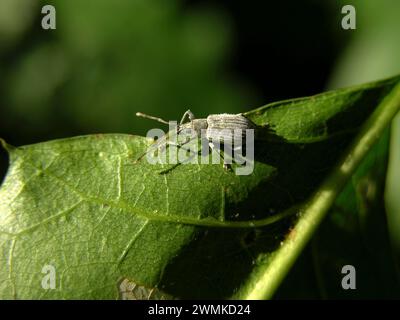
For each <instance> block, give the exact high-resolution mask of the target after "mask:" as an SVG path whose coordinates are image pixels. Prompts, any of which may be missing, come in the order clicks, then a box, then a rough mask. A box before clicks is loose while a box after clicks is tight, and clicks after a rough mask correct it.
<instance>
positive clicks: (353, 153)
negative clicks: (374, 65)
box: [234, 83, 400, 300]
mask: <svg viewBox="0 0 400 320" xmlns="http://www.w3.org/2000/svg"><path fill="white" fill-rule="evenodd" d="M399 109H400V83H398V84H397V85H396V86H395V87H394V88H393V89H392V91H391V92H390V93H389V94H388V95H387V96H386V97H385V98H384V99H383V101H382V102H381V103H380V104H379V106H378V107H377V108H376V109H375V111H374V112H373V113H372V115H371V116H370V117H369V119H368V120H367V121H366V122H365V124H364V125H363V126H362V128H361V130H360V133H359V134H358V135H357V136H356V138H355V139H354V141H353V142H352V144H351V145H350V148H349V150H348V151H347V152H346V153H345V157H344V158H343V159H342V160H341V161H340V162H339V165H338V166H337V167H336V168H335V169H334V170H333V172H332V173H331V174H330V175H329V176H328V177H327V179H326V180H325V181H324V182H323V184H322V185H321V186H320V187H319V188H318V190H317V192H316V193H315V194H314V195H313V196H312V197H311V199H310V200H309V201H308V202H307V204H306V205H305V207H304V208H303V209H302V210H301V217H300V218H299V221H298V222H297V224H296V226H295V227H294V229H293V230H292V232H291V236H290V237H288V238H287V239H286V240H285V241H284V242H283V243H282V245H281V246H280V248H279V249H278V250H277V251H276V252H275V254H274V255H273V257H272V258H271V259H268V260H267V261H265V262H263V263H261V264H259V265H257V266H256V267H255V268H254V270H253V272H252V273H251V275H250V277H249V278H248V279H247V281H246V282H245V283H244V285H243V286H242V287H241V288H240V290H239V291H238V292H237V293H236V295H235V296H234V298H237V299H250V300H253V299H254V300H255V299H269V298H271V297H272V295H273V294H274V292H275V290H276V289H277V288H278V287H279V285H280V284H281V282H282V280H283V279H284V278H285V276H286V274H287V273H288V272H289V270H290V268H291V267H292V265H293V264H294V262H295V261H296V259H297V257H298V256H299V255H300V253H301V252H302V250H303V249H304V247H305V246H306V244H307V243H308V241H309V240H310V238H311V237H312V235H313V234H314V232H315V230H316V229H317V227H318V226H319V224H320V222H321V221H322V219H323V218H324V217H325V215H326V214H327V212H328V211H329V209H330V208H331V206H332V205H333V203H334V202H335V200H336V198H337V197H338V195H339V194H340V192H341V190H342V189H343V187H344V186H345V184H346V183H347V181H348V179H349V178H350V177H351V175H352V173H353V172H354V171H355V169H356V168H357V167H358V165H359V164H360V162H361V161H362V159H363V158H364V157H365V155H366V154H367V153H368V151H369V150H370V148H371V147H372V146H373V145H374V144H375V143H376V142H377V140H378V139H379V137H380V135H381V134H382V133H383V131H384V129H385V128H386V127H387V126H388V125H389V124H390V121H391V120H392V119H393V117H394V116H395V115H396V113H397V112H398V111H399Z"/></svg>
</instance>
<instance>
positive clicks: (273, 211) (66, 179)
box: [0, 77, 399, 299]
mask: <svg viewBox="0 0 400 320" xmlns="http://www.w3.org/2000/svg"><path fill="white" fill-rule="evenodd" d="M398 81H399V77H396V78H392V79H388V80H384V81H381V82H376V83H372V84H367V85H364V86H358V87H353V88H350V89H343V90H337V91H333V92H328V93H325V94H321V95H317V96H314V97H309V98H304V99H294V100H291V101H284V102H278V103H274V104H271V105H267V106H265V107H263V108H260V109H257V110H254V111H252V112H249V113H247V114H246V116H248V117H249V118H250V119H251V120H253V121H254V122H255V123H257V124H258V125H260V126H263V127H264V128H265V129H266V130H263V129H260V132H261V138H266V140H263V139H260V141H258V142H257V144H256V150H255V151H256V154H255V159H256V163H255V167H254V172H253V173H252V174H251V175H249V176H237V175H235V173H234V171H227V170H225V169H223V168H222V166H221V165H219V164H215V165H211V164H210V165H196V164H193V165H180V166H178V167H176V168H173V169H172V170H169V171H168V173H167V174H160V172H161V171H163V170H166V169H171V168H172V165H168V166H162V165H151V164H148V163H147V162H146V161H139V162H136V161H135V160H136V159H137V158H138V157H139V156H140V155H142V154H143V153H144V152H145V151H146V149H147V147H148V146H149V144H150V142H149V141H148V140H146V139H145V138H143V137H137V136H130V135H118V134H107V135H92V136H84V137H76V138H70V139H63V140H55V141H49V142H44V143H39V144H35V145H31V146H24V147H18V148H13V147H11V146H9V145H6V144H5V143H3V145H4V146H5V147H6V149H7V150H8V151H9V154H10V167H9V170H8V173H7V176H6V178H5V180H4V182H3V185H2V187H1V189H0V199H1V202H0V252H1V254H0V259H1V260H0V264H1V265H2V266H4V267H2V268H1V269H0V297H1V298H3V299H11V298H28V299H29V298H51V299H59V298H65V299H69V298H96V299H100V298H102V299H114V298H119V297H120V296H121V292H120V284H121V283H122V282H121V281H123V280H124V279H129V282H130V283H135V284H137V285H138V286H139V287H143V288H148V289H149V290H151V288H155V287H158V288H159V289H162V292H163V293H162V294H160V295H161V296H164V295H167V294H168V295H171V294H172V295H173V296H176V297H181V298H189V297H190V298H201V297H207V298H214V297H229V296H231V295H232V294H233V293H234V292H236V291H237V290H238V288H241V289H240V290H239V292H238V293H237V295H238V296H239V297H256V298H260V297H264V296H265V292H267V291H269V292H273V290H274V289H275V288H276V287H277V286H278V285H279V282H280V281H281V280H282V278H283V277H284V274H285V273H286V272H287V271H288V269H289V267H290V263H288V262H287V261H286V262H285V261H282V258H281V257H280V256H281V253H280V252H282V250H286V251H285V254H287V255H288V257H291V258H290V259H289V260H290V262H293V261H294V259H295V257H296V255H297V254H298V253H299V252H300V250H301V249H302V247H303V246H304V244H305V242H306V240H307V239H308V238H309V236H310V235H311V233H312V231H313V230H314V228H315V227H316V226H317V224H318V222H319V221H320V219H321V218H322V216H321V214H323V213H318V212H325V211H324V210H325V209H326V208H328V207H329V205H330V202H329V201H330V200H329V201H325V200H324V201H325V202H324V201H323V202H322V203H321V199H320V200H318V199H317V198H316V196H314V197H312V198H311V200H310V202H307V203H306V206H305V208H306V209H305V210H303V211H302V215H301V218H300V219H299V221H298V222H297V223H298V224H297V225H296V226H295V227H294V228H296V229H299V230H303V231H299V232H298V233H297V234H298V235H297V236H295V239H294V240H293V239H292V238H291V237H286V235H287V234H288V232H289V230H290V228H291V227H292V228H293V223H295V222H296V221H297V220H298V219H297V217H295V216H292V218H291V219H285V220H283V221H281V222H280V223H276V224H271V223H272V222H274V221H277V220H281V218H283V217H284V216H286V215H287V213H288V212H291V211H293V210H295V209H297V208H298V205H299V204H300V203H302V202H304V201H306V200H307V199H309V198H310V196H311V195H312V194H313V193H315V192H316V194H317V195H320V194H321V192H319V191H318V189H317V188H318V186H319V185H320V184H321V182H322V181H323V180H324V178H326V176H327V175H328V174H329V173H330V174H331V175H332V174H333V173H332V172H335V170H336V171H337V170H338V169H337V167H336V163H337V161H338V159H339V158H340V157H341V156H343V150H344V148H345V147H347V146H348V145H349V142H350V141H351V140H352V139H353V138H354V136H355V134H356V133H357V129H358V128H359V127H360V126H361V125H362V124H363V123H364V122H365V121H366V119H368V117H369V116H370V114H371V112H372V111H373V110H374V108H375V107H376V106H377V105H378V104H379V103H381V101H382V100H383V99H384V98H385V97H386V96H387V97H390V95H389V92H391V90H392V89H393V87H395V85H396V84H397V83H398ZM387 103H388V102H386V104H387ZM397 107H398V105H395V106H393V105H390V106H389V107H388V108H387V109H389V110H390V111H391V113H390V114H385V110H384V111H382V108H378V109H377V110H376V111H375V113H374V118H373V119H377V120H379V121H378V122H379V125H380V126H383V125H387V123H388V122H389V121H390V119H391V116H392V113H394V110H395V109H396V108H397ZM396 110H397V109H396ZM382 115H384V119H383V120H382V119H381V116H382ZM371 121H372V120H370V121H369V122H367V124H365V125H364V129H363V131H362V132H363V133H365V132H367V133H368V132H370V131H369V130H373V129H374V122H371ZM379 128H380V127H379ZM374 130H375V131H371V132H372V133H371V134H374V135H377V134H379V133H380V131H379V130H376V129H374ZM264 133H265V135H264V136H263V134H264ZM357 139H358V140H357V141H358V142H360V143H361V142H363V141H361V140H360V138H357ZM363 143H364V142H363ZM370 145H371V142H370V141H368V143H367V144H365V145H362V147H361V148H362V150H363V148H368V147H369V146H370ZM350 150H352V149H350ZM350 155H353V153H351V152H350ZM362 156H363V153H362V152H360V151H358V152H357V153H355V154H354V159H355V160H354V161H355V163H354V164H353V163H351V165H352V166H350V169H351V170H349V171H348V172H346V174H340V175H339V177H338V178H337V179H339V180H340V181H339V183H337V182H338V181H336V180H334V179H333V178H331V179H330V180H328V181H330V184H329V188H331V189H332V190H334V191H335V192H338V191H339V189H340V187H341V186H342V185H343V183H344V181H346V179H347V178H348V177H349V176H350V175H351V172H352V170H353V165H354V166H356V164H358V162H357V161H359V160H360V157H361V158H362ZM352 159H353V158H352ZM352 161H353V160H352ZM323 186H325V187H326V184H325V185H323ZM320 190H321V189H320ZM335 192H333V193H332V194H333V195H335V194H336V193H335ZM319 209H321V210H319ZM308 212H311V213H312V214H309V213H308ZM317 213H318V214H317ZM302 223H303V224H305V226H303V227H302V228H303V229H301V227H300V226H299V225H301V224H302ZM307 225H311V226H312V229H307ZM218 227H219V228H218ZM224 227H229V229H227V228H224ZM232 227H240V228H238V229H236V228H233V229H232ZM246 227H247V228H246ZM252 227H258V228H252ZM290 234H291V233H289V235H290ZM287 239H291V240H290V241H288V240H287ZM282 241H283V245H282V246H281V242H282ZM287 243H289V244H290V245H289V244H287ZM293 243H295V245H294V244H293ZM283 248H285V249H283ZM48 265H51V266H53V267H54V268H55V272H56V287H55V289H45V288H43V287H42V282H43V281H44V280H43V279H44V278H45V279H46V276H47V274H46V271H44V273H43V272H42V270H45V269H43V268H44V267H45V266H48ZM227 266H229V267H228V268H227ZM268 268H275V269H274V270H278V269H279V272H278V273H279V274H278V275H277V276H276V278H274V281H272V282H265V277H264V275H263V274H264V271H265V270H266V269H268ZM249 275H250V276H249ZM247 278H249V279H250V280H247ZM205 279H206V281H205ZM45 287H46V286H45ZM193 288H196V290H193ZM260 288H261V289H260ZM146 290H147V289H146ZM157 290H158V289H157ZM132 295H133V296H136V293H133V294H132Z"/></svg>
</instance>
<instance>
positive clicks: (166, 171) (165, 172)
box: [159, 140, 201, 174]
mask: <svg viewBox="0 0 400 320" xmlns="http://www.w3.org/2000/svg"><path fill="white" fill-rule="evenodd" d="M190 141H191V140H189V141H186V142H184V143H183V144H181V145H180V144H175V143H173V142H171V143H169V144H171V145H174V146H176V147H178V148H182V149H184V150H186V151H188V152H190V153H191V155H190V156H189V157H188V158H187V159H186V160H185V161H183V162H178V163H176V164H174V165H173V166H172V167H170V168H168V169H165V170H163V171H161V172H159V173H160V174H167V173H169V172H170V171H172V170H174V169H175V168H176V167H178V166H180V165H181V164H183V163H185V162H189V161H190V160H192V159H193V158H194V157H195V156H198V155H199V153H200V151H201V150H200V151H199V152H194V151H192V150H191V149H185V148H184V147H183V145H184V144H186V143H188V142H190Z"/></svg>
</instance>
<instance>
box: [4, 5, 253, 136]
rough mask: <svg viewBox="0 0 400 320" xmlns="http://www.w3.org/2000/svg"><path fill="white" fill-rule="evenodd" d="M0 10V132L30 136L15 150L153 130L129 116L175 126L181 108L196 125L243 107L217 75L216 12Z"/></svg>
mask: <svg viewBox="0 0 400 320" xmlns="http://www.w3.org/2000/svg"><path fill="white" fill-rule="evenodd" d="M27 3H29V6H27ZM44 4H52V5H54V6H55V8H56V10H57V16H56V17H57V29H56V30H43V29H41V18H42V16H43V15H42V14H41V13H40V10H41V7H42V6H43V5H44ZM0 6H1V9H0V12H1V13H0V43H1V46H0V50H1V53H0V54H1V55H2V59H1V63H0V70H1V74H0V82H1V89H0V90H1V98H0V104H1V106H2V109H3V110H2V112H3V121H2V122H3V123H2V126H3V130H4V131H6V132H7V133H8V134H9V135H12V132H13V131H14V130H17V131H18V133H16V134H17V135H20V136H25V137H30V139H28V141H26V140H27V139H24V140H25V141H24V143H27V142H32V141H37V139H38V138H39V137H40V136H43V135H49V136H50V138H54V137H58V136H65V135H71V134H84V133H90V132H127V133H132V134H142V135H143V134H145V132H146V131H147V130H145V129H149V128H150V127H154V123H148V122H147V121H145V120H142V119H136V118H135V112H136V111H142V112H147V113H150V114H154V115H158V116H161V117H165V118H167V119H177V118H179V117H180V116H181V114H182V113H183V112H184V111H185V110H186V109H188V108H190V109H191V110H192V111H193V112H194V113H195V114H197V115H198V116H205V115H207V114H209V113H218V112H232V113H235V112H241V111H245V110H246V109H244V108H245V107H246V104H247V105H248V104H249V102H251V101H252V100H251V97H250V93H249V92H250V91H249V90H247V89H246V86H245V85H244V84H243V83H240V82H239V80H238V79H235V78H234V77H233V76H232V75H229V74H228V73H227V72H225V70H224V57H225V56H226V54H227V53H228V50H229V48H230V46H231V41H230V39H231V28H230V22H229V19H228V18H227V16H225V15H224V14H223V13H222V12H219V11H218V10H211V9H210V8H208V7H206V6H202V7H197V8H196V9H195V10H194V9H191V8H189V7H185V6H183V4H182V3H181V2H180V1H153V0H137V1H121V0H119V1H107V0H93V1H80V2H79V5H78V4H77V3H76V2H74V1H58V0H57V1H35V0H18V1H15V0H6V1H2V2H1V5H0ZM21 12H23V17H24V19H23V21H21V19H22V18H21ZM1 17H5V19H1ZM25 17H26V18H25ZM4 117H6V120H4ZM4 138H7V139H8V141H10V142H11V143H13V137H12V136H9V137H8V136H6V137H4ZM17 140H19V139H17ZM29 140H31V141H29Z"/></svg>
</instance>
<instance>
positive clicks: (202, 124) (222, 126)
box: [136, 110, 256, 144]
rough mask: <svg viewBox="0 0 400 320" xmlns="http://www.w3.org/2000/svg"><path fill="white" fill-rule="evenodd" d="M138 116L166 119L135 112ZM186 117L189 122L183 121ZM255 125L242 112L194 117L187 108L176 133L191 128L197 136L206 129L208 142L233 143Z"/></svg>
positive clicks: (243, 136)
mask: <svg viewBox="0 0 400 320" xmlns="http://www.w3.org/2000/svg"><path fill="white" fill-rule="evenodd" d="M136 115H137V116H138V117H143V118H147V119H152V120H156V121H159V122H161V123H164V124H168V122H167V121H165V120H162V119H160V118H156V117H152V116H148V115H146V114H143V113H140V112H138V113H136ZM186 118H189V120H190V122H186V123H184V121H185V120H186ZM255 128H256V125H255V124H254V123H253V122H251V121H250V120H249V119H247V118H246V117H244V116H243V115H242V114H240V113H239V114H228V113H221V114H211V115H209V116H208V117H207V118H205V119H196V118H195V117H194V115H193V113H192V112H191V111H190V110H187V111H186V112H185V113H184V115H183V117H182V119H181V121H180V124H179V125H178V133H184V132H185V131H186V130H187V131H190V130H193V131H194V132H195V133H196V134H197V135H198V136H200V134H201V130H206V138H207V140H208V141H209V142H219V143H220V142H223V143H224V144H233V142H234V140H235V139H241V140H243V138H245V135H246V129H255Z"/></svg>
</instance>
